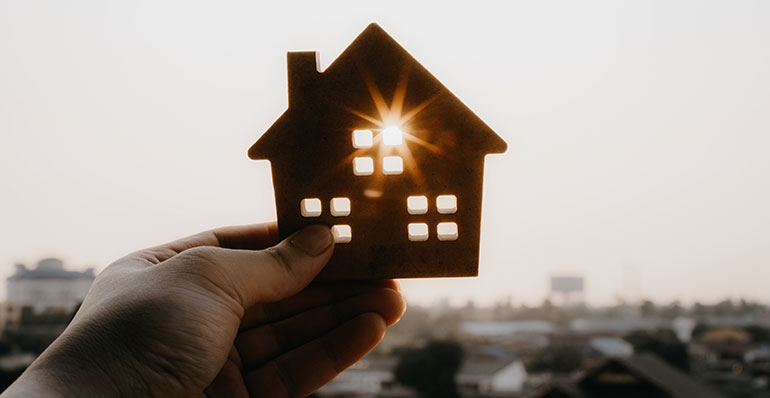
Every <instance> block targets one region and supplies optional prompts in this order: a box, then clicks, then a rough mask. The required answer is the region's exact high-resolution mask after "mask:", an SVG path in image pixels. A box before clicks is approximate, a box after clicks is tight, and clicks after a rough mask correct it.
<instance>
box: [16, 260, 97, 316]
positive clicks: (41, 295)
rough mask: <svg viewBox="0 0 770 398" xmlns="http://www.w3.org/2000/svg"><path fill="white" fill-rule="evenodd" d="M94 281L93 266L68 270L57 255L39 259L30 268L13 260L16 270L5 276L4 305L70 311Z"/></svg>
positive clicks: (38, 310) (35, 309) (79, 301)
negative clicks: (5, 300)
mask: <svg viewBox="0 0 770 398" xmlns="http://www.w3.org/2000/svg"><path fill="white" fill-rule="evenodd" d="M93 281H94V270H93V268H89V269H87V270H85V271H82V272H80V271H68V270H65V269H64V263H63V262H62V261H61V260H59V259H56V258H47V259H44V260H41V261H40V262H38V263H37V266H36V267H35V268H31V269H30V268H27V267H26V266H24V264H16V273H14V274H13V275H11V276H10V277H9V278H8V300H7V302H8V305H7V307H8V308H23V307H31V308H33V309H34V311H35V312H42V311H46V310H61V311H72V310H74V309H75V307H77V305H78V304H80V303H81V302H82V301H83V299H84V298H85V297H86V293H88V289H89V288H90V287H91V283H93Z"/></svg>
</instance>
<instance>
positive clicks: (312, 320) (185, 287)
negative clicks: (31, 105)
mask: <svg viewBox="0 0 770 398" xmlns="http://www.w3.org/2000/svg"><path fill="white" fill-rule="evenodd" d="M276 236H277V233H276V228H275V225H274V224H271V225H268V224H263V225H252V226H243V227H230V228H223V229H218V230H214V231H209V232H203V233H200V234H197V235H193V236H190V237H187V238H184V239H181V240H178V241H176V242H172V243H169V244H166V245H162V246H157V247H154V248H150V249H146V250H142V251H139V252H136V253H133V254H130V255H128V256H126V257H124V258H122V259H120V260H118V261H117V262H115V263H113V264H112V265H110V266H109V267H107V268H106V269H105V270H104V271H103V272H102V273H101V274H99V276H98V277H97V278H96V280H95V281H94V284H93V286H92V287H91V290H90V291H89V293H88V296H87V297H86V299H85V301H84V302H83V305H82V306H81V307H80V310H79V311H78V313H77V315H76V316H75V318H74V319H73V321H72V323H71V324H70V325H69V326H68V327H67V329H66V330H65V331H64V332H63V333H62V335H61V336H60V337H59V338H58V339H57V340H56V341H54V343H53V344H51V346H50V347H49V348H48V349H47V350H46V351H45V352H44V353H43V354H42V355H41V356H40V357H39V358H38V359H37V360H36V361H35V362H34V363H33V364H32V365H31V366H30V367H29V369H28V370H27V371H26V372H25V373H24V374H23V375H22V376H21V377H20V378H19V380H17V381H16V383H14V384H13V385H12V386H11V387H10V388H9V389H8V390H7V391H6V392H5V393H4V395H3V396H4V397H6V396H8V397H10V396H25V397H27V396H164V397H165V396H179V397H195V396H202V395H204V394H205V395H206V396H209V397H216V396H227V397H246V396H264V397H271V398H272V397H301V396H306V395H309V394H310V393H312V392H313V391H315V390H316V389H318V388H319V387H321V386H322V385H323V384H325V383H327V382H328V381H330V380H331V379H333V378H334V377H335V376H336V375H337V374H338V373H340V372H341V371H342V370H343V369H345V368H347V367H348V366H350V365H351V364H353V363H354V362H355V361H357V360H358V359H359V358H361V357H362V356H363V355H364V354H366V353H367V352H368V351H369V350H371V349H372V348H374V346H375V345H377V343H378V342H379V341H380V340H381V339H382V337H383V336H384V333H385V328H386V326H389V325H391V324H393V323H395V322H396V321H397V320H398V319H399V318H400V316H401V315H402V314H403V312H404V309H405V304H404V301H403V299H402V298H401V295H400V294H399V292H398V287H397V285H396V283H395V282H394V281H392V280H386V281H377V282H347V283H344V282H336V283H313V284H310V282H311V281H312V280H313V278H314V277H315V275H316V274H317V273H318V272H319V271H320V270H321V269H322V268H323V266H324V265H325V264H326V262H327V261H329V258H330V257H331V255H332V251H333V247H334V243H333V239H332V236H331V233H330V231H329V229H328V228H327V227H324V226H320V225H315V226H311V227H307V228H305V229H303V230H301V231H299V232H297V233H296V234H294V235H292V236H290V237H289V238H287V239H285V240H284V241H283V242H281V243H279V244H277V245H275V246H272V245H273V244H274V243H275V241H276V240H277V238H276Z"/></svg>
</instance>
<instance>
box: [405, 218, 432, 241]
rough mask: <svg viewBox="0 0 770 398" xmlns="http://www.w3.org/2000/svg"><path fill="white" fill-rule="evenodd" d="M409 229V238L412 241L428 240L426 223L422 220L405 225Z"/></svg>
mask: <svg viewBox="0 0 770 398" xmlns="http://www.w3.org/2000/svg"><path fill="white" fill-rule="evenodd" d="M407 229H408V230H409V240H411V241H412V242H424V241H426V240H428V224H425V223H422V222H414V223H410V224H409V225H408V226H407Z"/></svg>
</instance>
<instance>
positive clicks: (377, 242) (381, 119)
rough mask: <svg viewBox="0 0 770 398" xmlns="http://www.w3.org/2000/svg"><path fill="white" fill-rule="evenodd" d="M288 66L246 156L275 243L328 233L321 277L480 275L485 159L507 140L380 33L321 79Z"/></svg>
mask: <svg viewBox="0 0 770 398" xmlns="http://www.w3.org/2000/svg"><path fill="white" fill-rule="evenodd" d="M287 63H288V80H289V82H288V91H289V108H288V110H286V111H285V112H284V113H283V115H281V116H280V117H279V118H278V120H277V121H275V123H274V124H273V125H272V126H271V127H270V128H269V129H268V130H267V131H266V132H265V133H264V134H263V135H262V136H261V137H260V138H259V140H258V141H257V142H256V143H255V144H254V145H253V146H252V147H251V148H250V149H249V156H250V157H251V158H252V159H267V160H270V162H271V166H272V174H273V184H274V187H275V196H276V210H277V215H278V228H279V233H280V235H281V237H282V238H283V237H286V236H288V235H290V234H291V233H293V232H295V231H296V230H298V229H300V228H301V227H303V226H305V225H309V224H315V223H325V224H327V225H330V226H332V232H333V233H334V235H335V240H336V242H337V245H336V247H335V252H334V256H333V258H332V260H331V261H330V263H329V264H328V265H327V266H326V268H325V269H324V270H323V271H322V273H321V275H320V278H322V279H369V278H389V277H421V276H474V275H477V273H478V252H479V236H480V222H481V204H482V177H483V169H484V158H485V156H486V155H487V154H490V153H502V152H504V151H505V150H506V147H507V145H506V143H505V142H504V141H503V140H502V139H501V138H500V137H499V136H498V135H497V134H495V133H494V131H492V129H490V128H489V126H487V125H486V124H485V123H484V122H483V121H482V120H481V119H479V118H478V117H477V116H476V115H474V114H473V112H471V110H470V109H468V108H467V107H466V106H465V105H464V104H463V103H462V102H461V101H460V100H459V99H458V98H457V97H455V96H454V95H453V94H452V93H451V92H450V91H449V90H448V89H447V88H446V87H444V86H443V85H442V84H441V83H440V82H439V81H438V80H437V79H436V78H435V77H434V76H433V75H432V74H431V73H430V72H428V70H427V69H425V68H424V67H423V66H422V65H420V64H419V63H418V62H417V61H416V60H415V59H414V58H413V57H412V56H411V55H410V54H409V53H408V52H407V51H406V50H404V49H403V48H402V47H401V46H400V45H399V44H398V43H396V41H395V40H393V38H391V37H390V36H389V35H388V34H387V33H385V31H384V30H382V29H381V28H380V27H379V26H378V25H376V24H371V25H369V26H368V27H367V28H366V29H365V30H364V31H363V32H362V33H361V34H360V35H359V36H358V37H357V38H356V39H355V40H354V41H353V42H352V43H351V44H350V46H348V47H347V48H346V49H345V50H344V51H343V52H342V54H341V55H340V56H339V57H338V58H337V59H336V60H335V61H334V62H333V63H332V64H331V65H330V66H329V67H328V68H327V69H326V70H325V71H323V72H320V71H319V69H318V61H317V54H316V53H315V52H290V53H288V57H287Z"/></svg>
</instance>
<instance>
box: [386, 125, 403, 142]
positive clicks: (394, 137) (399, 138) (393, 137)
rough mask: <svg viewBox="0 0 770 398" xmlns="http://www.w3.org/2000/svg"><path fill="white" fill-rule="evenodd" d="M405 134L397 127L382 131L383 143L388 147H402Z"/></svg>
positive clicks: (389, 127)
mask: <svg viewBox="0 0 770 398" xmlns="http://www.w3.org/2000/svg"><path fill="white" fill-rule="evenodd" d="M403 136H404V132H403V131H401V129H400V128H398V127H396V126H388V127H385V130H382V143H383V144H385V145H387V146H396V145H401V144H402V143H403V142H404V137H403Z"/></svg>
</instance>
